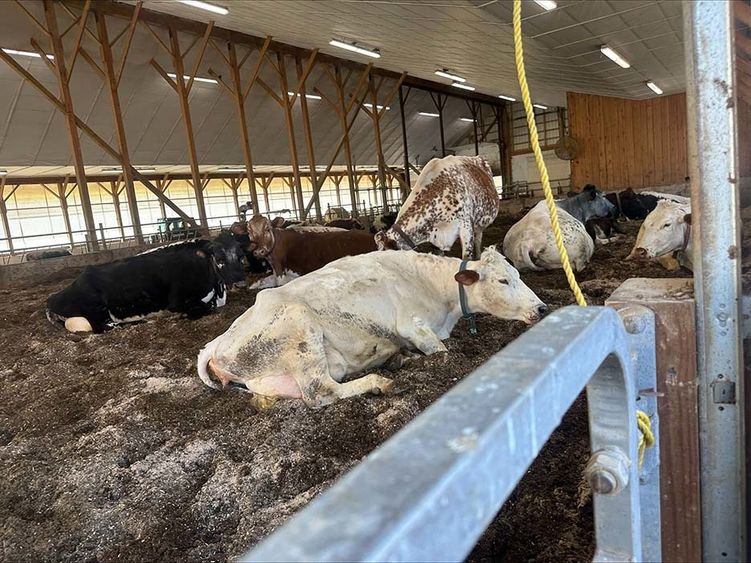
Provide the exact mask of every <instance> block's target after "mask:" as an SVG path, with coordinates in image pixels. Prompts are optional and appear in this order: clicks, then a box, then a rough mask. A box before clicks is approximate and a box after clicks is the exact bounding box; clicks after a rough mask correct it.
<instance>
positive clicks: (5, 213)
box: [0, 176, 18, 254]
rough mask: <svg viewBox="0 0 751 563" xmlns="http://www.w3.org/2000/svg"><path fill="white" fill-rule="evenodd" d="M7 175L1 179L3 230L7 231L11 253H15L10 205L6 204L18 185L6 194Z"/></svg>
mask: <svg viewBox="0 0 751 563" xmlns="http://www.w3.org/2000/svg"><path fill="white" fill-rule="evenodd" d="M6 178H7V177H6V176H3V177H2V179H0V220H1V221H2V222H3V231H4V232H5V238H7V239H8V250H9V251H10V253H11V254H13V250H14V249H13V237H12V236H11V234H10V221H9V220H8V206H7V205H6V202H7V201H8V199H9V198H10V196H11V195H13V192H15V191H16V189H17V188H18V186H16V187H15V188H14V189H13V191H12V192H11V193H10V195H8V196H6V195H5V180H6Z"/></svg>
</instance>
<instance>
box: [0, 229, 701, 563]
mask: <svg viewBox="0 0 751 563" xmlns="http://www.w3.org/2000/svg"><path fill="white" fill-rule="evenodd" d="M513 221H514V218H511V217H502V218H500V219H499V221H497V222H496V224H494V225H493V226H492V227H491V229H489V230H488V231H487V232H486V235H485V241H486V243H487V244H493V243H498V242H500V241H501V240H502V237H503V234H504V233H505V231H506V230H507V228H508V227H509V226H510V225H511V224H512V223H513ZM628 228H629V235H628V236H627V237H626V238H625V239H624V240H623V241H622V242H619V243H615V244H611V245H608V246H606V247H603V248H600V249H598V250H597V253H596V255H595V257H594V259H593V262H592V264H591V265H590V266H589V267H588V268H587V270H586V271H585V272H583V273H582V274H581V275H580V276H579V279H580V280H581V283H582V288H583V290H584V292H585V294H586V295H587V298H588V300H589V302H590V303H592V304H602V303H603V301H604V300H605V298H606V297H607V296H608V295H609V294H610V292H611V291H613V290H614V289H615V288H616V287H617V286H618V285H619V284H620V283H621V282H622V281H623V280H625V279H626V278H629V277H634V276H642V277H674V276H687V275H689V274H688V272H685V271H682V272H678V273H673V272H667V271H665V270H663V269H662V268H661V267H659V266H656V265H645V264H637V263H632V262H624V261H623V258H624V257H625V256H626V255H627V254H628V252H629V250H630V246H631V245H632V244H633V240H634V237H635V233H636V230H637V229H638V226H637V225H636V224H634V223H631V224H630V225H629V227H628ZM73 274H75V272H68V274H67V275H66V276H59V277H58V279H57V280H55V281H51V282H47V283H45V284H42V285H38V286H34V287H19V288H13V289H10V290H2V291H0V323H2V331H1V332H0V350H2V357H0V480H1V481H2V482H3V483H4V486H3V487H1V488H0V539H1V540H2V548H3V551H2V556H1V557H0V558H1V559H2V560H4V561H38V560H76V561H94V560H99V561H102V560H105V561H106V560H115V559H118V560H119V559H122V560H130V561H134V560H139V561H155V560H188V561H193V560H202V561H214V560H216V561H224V560H227V559H230V558H236V557H238V556H240V555H241V554H242V553H243V552H244V551H246V550H247V549H248V548H249V547H250V546H252V545H254V544H255V543H257V542H258V541H259V540H260V539H262V538H263V537H264V536H266V535H267V534H269V533H270V532H271V531H272V530H274V529H275V528H276V527H278V526H279V525H280V524H282V523H283V522H284V521H285V519H287V518H288V517H289V516H290V515H291V514H293V513H294V512H295V511H297V510H298V509H300V508H301V507H302V506H303V505H304V504H305V503H307V502H308V501H309V500H310V499H312V498H313V497H314V496H315V495H317V494H318V493H320V492H321V491H323V490H324V489H326V488H327V487H328V486H330V485H331V484H332V483H333V482H334V481H335V480H336V479H337V478H338V477H339V476H341V475H342V474H343V473H344V472H346V471H347V470H349V469H351V468H352V467H353V466H354V465H356V464H357V463H358V461H360V460H361V459H362V457H363V456H365V455H366V454H367V453H369V452H370V451H371V450H372V449H373V448H375V447H376V446H378V444H380V443H381V442H383V441H384V440H386V439H387V438H388V437H390V436H391V435H392V434H394V433H395V432H396V431H397V430H399V429H400V428H401V427H402V426H404V425H405V424H406V423H407V422H409V421H410V420H411V419H412V418H414V417H415V416H416V415H417V414H419V413H420V412H421V411H422V410H423V409H425V408H426V407H427V406H428V405H429V404H430V403H431V402H433V401H434V400H435V399H436V398H438V397H439V396H440V395H442V394H443V393H445V392H446V391H447V390H448V389H450V388H451V387H452V386H453V385H454V384H456V382H457V381H458V380H460V379H461V378H463V377H464V376H465V375H467V374H468V373H470V372H471V371H472V370H473V369H474V368H475V367H477V366H479V365H480V364H482V363H483V362H484V361H486V360H487V358H488V357H489V356H491V355H492V354H494V353H495V352H497V351H498V350H500V349H501V348H503V346H504V345H506V344H507V343H508V342H510V341H511V340H513V339H514V338H516V337H517V336H518V335H519V334H521V333H522V332H523V331H524V330H525V326H524V325H523V324H522V323H520V322H507V321H500V320H496V319H492V318H489V317H481V318H480V319H479V321H478V326H479V331H480V334H479V335H478V336H477V337H471V336H469V335H468V332H467V327H466V326H465V325H464V324H463V323H462V322H460V323H459V324H458V325H457V327H456V329H455V330H454V333H453V335H452V338H451V339H450V340H449V341H448V342H447V346H448V348H449V354H448V357H447V358H445V357H442V358H437V357H427V358H421V359H418V360H416V361H415V362H414V363H412V364H411V365H410V366H409V367H408V368H403V369H401V370H399V371H398V372H397V373H393V374H390V376H392V377H394V378H395V379H396V380H397V381H398V382H399V383H400V387H406V388H407V391H406V392H405V393H403V394H400V395H395V396H385V397H373V396H365V397H359V398H355V399H351V400H346V401H342V402H340V403H338V404H335V405H332V406H330V407H327V408H324V409H321V410H318V411H311V410H308V409H307V408H305V407H304V406H303V405H302V404H301V403H300V402H296V401H286V402H279V403H277V404H276V405H275V406H274V407H273V408H272V409H271V410H267V411H262V412H254V411H253V409H252V408H251V407H250V406H249V405H248V397H247V395H245V394H242V393H239V392H232V391H230V392H225V393H219V392H216V391H213V390H211V389H209V388H207V387H205V386H204V385H203V384H202V383H201V382H200V380H199V379H198V377H197V375H196V365H195V358H196V355H197V353H198V351H199V349H200V348H201V347H202V346H203V345H204V344H205V343H206V342H207V341H209V340H211V339H212V338H214V337H215V336H216V335H218V334H220V333H221V332H223V331H224V330H225V329H226V328H227V327H228V326H229V325H230V323H231V322H232V321H233V320H234V319H235V318H236V317H237V316H239V315H240V314H241V313H242V312H243V311H245V310H246V309H247V308H248V307H249V306H251V305H252V304H253V301H254V298H255V294H254V292H251V291H242V292H235V293H233V294H232V295H231V298H230V300H229V303H228V305H227V306H226V307H224V308H223V309H221V310H219V311H218V312H217V313H215V314H213V315H210V316H208V317H205V318H203V319H200V320H198V321H193V322H189V321H186V320H180V319H177V318H174V317H172V318H161V319H158V320H155V321H152V322H148V323H143V324H139V325H134V326H129V327H126V328H120V329H116V330H112V331H110V332H108V333H106V334H102V335H92V336H87V337H79V336H73V335H70V334H67V333H65V332H63V331H61V330H58V329H56V328H55V327H53V326H52V325H51V324H50V323H49V322H48V321H47V320H46V318H45V316H44V313H43V308H44V301H45V298H46V297H47V295H48V294H49V293H51V292H54V291H57V290H59V289H60V288H62V287H63V286H64V285H66V284H67V283H69V281H70V276H71V275H73ZM523 277H524V279H525V281H526V282H527V283H528V284H529V285H530V286H531V287H532V288H533V289H534V290H535V291H536V292H537V293H538V295H540V297H541V298H542V299H543V300H544V301H545V302H547V303H548V304H549V305H551V306H552V307H553V308H557V307H560V306H562V305H566V304H569V303H572V302H573V300H572V297H571V295H570V293H569V291H568V289H567V285H566V281H565V278H564V276H563V275H562V273H560V272H552V273H542V274H538V273H534V274H525V275H524V276H523ZM587 450H588V436H587V423H586V405H585V403H584V400H583V398H582V399H580V400H579V401H577V403H576V404H575V405H574V407H573V408H572V410H571V411H570V412H569V414H568V416H567V417H566V419H565V420H564V422H563V424H562V425H561V427H560V428H559V429H558V431H557V432H556V433H555V434H554V435H553V437H552V438H551V440H550V441H549V443H548V444H547V445H546V446H545V449H544V450H543V453H542V454H541V455H540V457H539V458H538V459H537V461H536V462H535V463H534V465H533V466H532V467H531V468H530V470H529V471H528V473H527V475H526V477H525V478H524V479H523V481H522V482H521V484H520V485H519V487H518V488H517V490H516V492H515V493H514V494H513V496H512V497H511V498H510V499H509V501H508V502H507V503H506V505H505V506H504V508H503V509H502V511H501V512H500V514H499V516H498V517H497V518H496V520H495V522H494V523H493V524H492V525H491V527H490V528H489V529H488V531H487V532H486V534H485V535H484V537H483V538H482V539H481V540H480V542H479V543H478V545H477V547H476V549H475V551H474V552H473V553H472V554H471V556H470V560H473V561H518V560H526V561H553V560H555V561H581V560H585V559H589V558H591V555H592V541H593V534H592V503H591V497H590V495H589V492H588V490H587V489H586V487H585V486H584V485H583V484H582V482H581V472H582V469H583V467H584V464H585V462H586V458H587Z"/></svg>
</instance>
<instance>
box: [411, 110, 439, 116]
mask: <svg viewBox="0 0 751 563" xmlns="http://www.w3.org/2000/svg"><path fill="white" fill-rule="evenodd" d="M417 115H424V116H425V117H441V116H440V115H438V114H437V113H430V112H429V111H419V112H417Z"/></svg>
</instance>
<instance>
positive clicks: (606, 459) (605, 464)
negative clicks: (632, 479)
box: [584, 446, 629, 495]
mask: <svg viewBox="0 0 751 563" xmlns="http://www.w3.org/2000/svg"><path fill="white" fill-rule="evenodd" d="M628 467H629V459H628V456H627V455H626V454H625V453H623V450H621V449H620V448H618V447H615V446H607V447H605V448H603V449H601V450H597V451H596V452H594V453H593V454H592V457H591V458H590V459H589V463H588V464H587V468H586V469H585V470H584V476H585V478H586V479H587V482H588V483H589V486H590V487H592V490H593V491H594V492H596V493H599V494H601V495H615V494H618V493H619V492H620V491H622V490H623V489H624V488H626V487H627V486H628Z"/></svg>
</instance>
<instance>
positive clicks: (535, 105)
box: [532, 104, 548, 109]
mask: <svg viewBox="0 0 751 563" xmlns="http://www.w3.org/2000/svg"><path fill="white" fill-rule="evenodd" d="M532 107H533V108H537V109H548V106H544V105H542V104H532Z"/></svg>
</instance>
